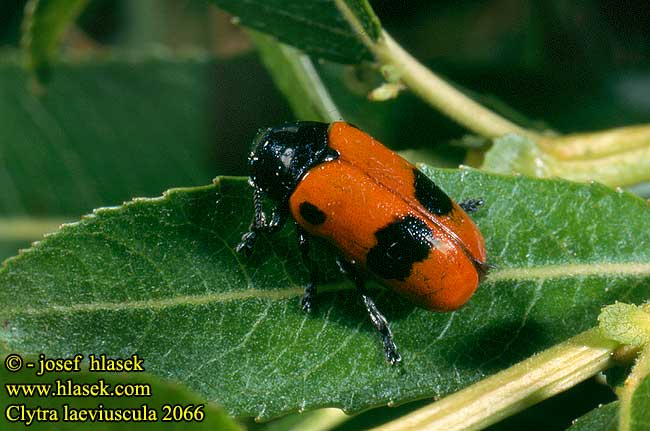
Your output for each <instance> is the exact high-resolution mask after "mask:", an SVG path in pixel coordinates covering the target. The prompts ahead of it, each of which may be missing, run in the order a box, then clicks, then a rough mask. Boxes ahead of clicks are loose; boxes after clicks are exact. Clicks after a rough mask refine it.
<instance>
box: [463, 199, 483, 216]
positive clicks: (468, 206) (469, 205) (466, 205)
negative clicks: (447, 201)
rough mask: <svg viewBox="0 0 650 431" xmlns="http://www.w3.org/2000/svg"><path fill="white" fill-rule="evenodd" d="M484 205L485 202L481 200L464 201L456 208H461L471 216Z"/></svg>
mask: <svg viewBox="0 0 650 431" xmlns="http://www.w3.org/2000/svg"><path fill="white" fill-rule="evenodd" d="M484 203H485V202H484V201H483V199H481V198H478V199H465V200H464V201H462V202H459V203H458V206H459V207H461V208H462V209H463V210H464V211H465V212H466V213H468V214H471V213H473V212H476V211H477V210H478V209H479V208H480V207H482V206H483V204H484Z"/></svg>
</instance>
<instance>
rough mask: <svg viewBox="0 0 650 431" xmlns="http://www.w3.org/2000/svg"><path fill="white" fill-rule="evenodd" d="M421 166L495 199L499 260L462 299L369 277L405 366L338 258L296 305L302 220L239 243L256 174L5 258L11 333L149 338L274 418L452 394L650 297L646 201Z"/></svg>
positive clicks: (141, 343)
mask: <svg viewBox="0 0 650 431" xmlns="http://www.w3.org/2000/svg"><path fill="white" fill-rule="evenodd" d="M423 169H424V170H425V172H426V173H427V174H428V175H430V176H431V177H432V178H433V179H434V180H435V181H436V182H437V183H439V184H440V186H441V187H442V188H444V189H445V190H446V191H447V192H448V193H449V194H450V195H451V196H452V197H454V198H456V199H458V200H462V199H466V198H471V197H481V198H483V199H484V200H485V202H486V205H485V206H484V207H483V208H481V210H480V211H479V212H478V213H477V214H476V215H475V220H476V221H477V223H478V225H479V226H480V228H481V230H482V231H483V233H484V235H485V239H486V243H487V248H488V254H489V260H490V262H491V263H492V264H494V265H495V266H496V269H494V270H493V271H492V273H491V274H490V275H489V276H488V278H487V279H486V280H485V281H484V282H483V284H482V285H481V286H480V287H479V289H478V291H477V293H476V295H475V296H474V298H473V299H472V300H471V301H470V302H469V303H468V304H467V305H466V306H465V307H464V308H462V309H461V310H459V311H457V312H454V313H440V314H437V313H431V312H427V311H425V310H422V309H419V308H416V307H414V306H413V305H411V304H409V303H408V302H406V301H403V300H401V299H400V298H399V297H398V296H396V295H395V294H393V293H391V292H389V291H387V290H373V295H374V296H375V298H376V300H377V303H378V306H379V307H380V309H382V310H383V311H384V312H385V314H386V315H387V317H388V319H389V320H390V321H391V323H392V329H393V333H394V335H395V339H396V342H397V344H398V347H399V349H400V352H401V354H402V356H403V364H402V366H401V367H399V368H392V367H390V366H388V365H387V364H386V363H385V361H384V358H383V352H382V349H381V347H380V341H379V337H378V335H377V333H376V332H375V331H374V329H373V328H372V325H371V324H370V322H369V321H368V317H367V315H366V314H365V311H364V310H363V308H362V306H361V304H360V302H359V301H358V298H357V297H356V295H355V293H354V289H353V286H352V285H351V284H350V283H348V282H345V281H342V280H341V279H340V278H339V277H338V275H335V272H334V271H332V268H333V267H332V265H331V264H327V265H326V264H324V263H323V266H322V272H323V278H325V280H323V283H322V284H321V288H320V298H319V299H320V308H319V311H318V312H317V313H315V314H314V315H313V316H306V315H305V314H304V313H303V312H302V311H301V310H300V306H299V301H300V296H301V292H302V286H303V285H304V284H305V282H306V280H307V278H308V277H307V274H306V272H305V270H304V268H303V266H302V264H301V262H300V259H299V257H298V253H297V247H296V241H295V232H294V231H293V228H292V227H291V226H287V227H286V228H285V229H284V230H283V231H282V232H281V233H280V234H278V235H277V236H275V237H273V238H263V239H262V240H261V241H260V242H259V243H258V244H257V247H256V250H255V251H254V253H253V255H252V256H251V257H250V258H249V259H244V258H242V257H241V256H238V255H237V254H236V253H235V252H234V251H233V246H234V245H235V244H236V243H237V241H238V240H239V237H240V236H241V234H242V232H244V231H245V230H246V228H247V226H248V223H249V221H250V217H251V193H250V189H249V187H248V186H247V184H246V182H245V180H244V179H243V178H221V179H219V180H218V181H216V183H215V184H214V185H210V186H205V187H199V188H191V189H176V190H172V191H170V192H168V193H166V194H165V195H164V196H163V197H161V198H156V199H136V200H134V201H133V202H131V203H128V204H126V205H124V206H122V207H116V208H107V209H100V210H97V211H96V212H95V213H94V214H93V215H92V216H90V217H87V218H85V219H83V220H81V221H80V222H79V223H77V224H73V225H68V226H66V227H64V228H63V229H62V230H61V231H60V232H59V233H57V234H54V235H51V236H49V237H47V238H46V239H45V240H44V241H42V242H41V243H40V244H38V245H37V246H36V247H35V248H34V249H32V250H31V251H28V252H25V253H23V254H22V255H20V256H18V257H16V258H14V259H11V260H9V261H8V262H7V263H6V264H5V267H4V268H3V269H2V270H0V303H2V304H4V306H3V307H2V308H0V320H1V321H3V322H5V323H4V325H2V327H0V343H4V344H6V345H7V346H9V347H10V348H12V349H15V350H17V351H21V352H27V353H41V352H45V353H47V354H48V355H56V356H67V355H71V354H74V353H77V352H83V353H85V354H89V353H97V352H104V353H107V354H111V355H117V356H128V355H131V354H133V353H135V352H137V353H138V354H140V355H141V356H142V357H144V358H145V360H146V364H147V371H148V372H151V373H154V374H156V375H158V376H162V377H165V378H172V379H176V380H179V381H181V382H183V383H184V384H186V385H187V386H188V387H190V388H191V389H193V390H196V391H198V392H199V393H201V394H203V395H204V396H206V397H207V398H208V399H210V400H215V401H216V402H217V403H218V404H220V405H222V406H224V407H225V408H226V409H227V411H228V412H229V413H231V414H233V415H236V416H248V415H257V416H260V417H261V418H271V417H276V416H279V415H281V414H283V413H286V412H291V411H296V410H300V409H311V408H316V407H323V406H333V407H341V408H343V409H345V410H346V411H348V412H355V411H359V410H362V409H366V408H368V407H372V406H378V405H382V404H386V403H393V404H394V403H402V402H406V401H409V400H413V399H418V398H425V397H438V396H442V395H445V394H448V393H450V392H452V391H456V390H458V389H459V388H462V387H464V386H466V385H467V384H469V383H472V382H475V381H477V380H478V379H481V378H483V377H485V376H487V375H490V374H492V373H494V372H496V371H498V370H501V369H503V368H505V367H508V366H509V365H511V364H513V363H515V362H517V361H519V360H521V359H523V358H525V357H528V356H529V355H531V354H533V353H534V352H537V351H539V350H542V349H544V348H547V347H549V346H551V345H553V344H555V343H557V342H559V341H561V340H564V339H566V338H568V337H569V336H572V335H575V334H577V333H578V332H581V331H583V330H586V329H587V328H589V327H592V326H594V325H595V324H596V318H597V316H598V313H599V311H600V308H601V307H602V306H603V305H605V304H609V303H613V302H614V301H615V300H621V301H626V302H632V303H633V302H640V301H643V300H646V299H648V298H650V289H648V285H649V284H650V249H648V247H646V246H645V244H648V243H650V229H648V219H649V216H650V210H649V208H648V206H647V205H646V203H645V202H644V201H643V200H641V199H639V198H637V197H634V196H632V195H630V194H627V193H617V192H615V191H612V190H610V189H608V188H606V187H604V186H601V185H598V184H592V185H585V184H576V183H571V182H567V181H563V180H537V179H530V178H525V177H506V176H500V175H494V174H485V173H480V172H478V171H473V170H461V171H457V170H455V171H451V170H435V169H429V168H426V167H424V168H423ZM315 251H318V252H319V253H316V254H320V255H321V258H324V257H327V256H328V255H330V256H331V253H330V252H327V248H326V247H318V250H315ZM321 261H322V262H324V260H322V259H321ZM375 287H376V286H375Z"/></svg>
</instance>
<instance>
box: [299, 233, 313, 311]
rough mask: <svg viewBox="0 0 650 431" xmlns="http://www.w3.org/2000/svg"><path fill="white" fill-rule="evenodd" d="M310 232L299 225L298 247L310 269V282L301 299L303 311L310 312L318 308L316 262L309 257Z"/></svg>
mask: <svg viewBox="0 0 650 431" xmlns="http://www.w3.org/2000/svg"><path fill="white" fill-rule="evenodd" d="M309 239H310V237H309V234H308V233H307V232H306V231H305V230H304V229H303V228H302V227H300V225H298V248H299V249H300V254H301V255H302V261H303V263H304V264H305V266H306V267H307V270H308V271H309V282H308V283H307V286H305V294H304V295H303V297H302V300H301V301H300V304H302V309H303V311H306V312H307V313H310V312H312V311H314V309H315V308H316V264H315V263H314V261H313V260H312V259H311V258H310V257H309Z"/></svg>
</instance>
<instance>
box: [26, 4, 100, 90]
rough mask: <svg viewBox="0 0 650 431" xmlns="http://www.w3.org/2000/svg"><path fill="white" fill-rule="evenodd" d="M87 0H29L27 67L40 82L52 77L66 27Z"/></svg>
mask: <svg viewBox="0 0 650 431" xmlns="http://www.w3.org/2000/svg"><path fill="white" fill-rule="evenodd" d="M87 3H88V0H29V3H28V4H27V6H26V7H25V11H26V12H25V18H24V21H23V37H22V45H23V49H24V50H25V53H26V56H27V67H28V68H29V69H30V70H31V71H33V72H34V73H35V74H36V78H37V79H38V80H39V81H40V82H46V81H48V80H49V78H50V73H51V70H50V63H51V62H52V61H53V60H54V59H55V58H56V55H57V52H58V49H59V41H60V39H61V37H62V36H63V32H64V31H65V29H66V28H67V27H68V26H69V25H70V23H72V22H73V21H74V20H75V19H76V18H77V17H78V16H79V14H80V13H81V12H82V11H83V10H84V8H85V7H86V4H87Z"/></svg>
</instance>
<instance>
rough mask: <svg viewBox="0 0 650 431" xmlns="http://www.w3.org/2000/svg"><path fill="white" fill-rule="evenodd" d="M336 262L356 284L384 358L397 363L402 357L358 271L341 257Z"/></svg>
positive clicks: (386, 322) (392, 363)
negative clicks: (379, 340)
mask: <svg viewBox="0 0 650 431" xmlns="http://www.w3.org/2000/svg"><path fill="white" fill-rule="evenodd" d="M336 263H337V264H338V266H339V268H340V269H341V272H342V273H343V274H345V275H346V276H348V277H349V278H350V280H352V281H353V282H354V284H355V285H356V286H357V292H359V294H360V295H361V299H362V300H363V304H364V305H365V306H366V310H367V311H368V315H369V316H370V320H371V321H372V324H373V325H374V326H375V328H377V331H379V334H381V339H382V341H383V343H384V355H385V356H386V360H387V361H388V362H389V363H390V364H391V365H397V364H398V363H399V362H400V361H401V360H402V357H401V356H400V355H399V353H398V352H397V346H396V345H395V342H394V341H393V333H392V332H391V331H390V328H389V327H388V321H387V320H386V318H385V317H384V315H383V314H381V311H379V309H378V308H377V305H375V301H373V300H372V298H371V297H370V296H368V293H367V292H366V288H365V286H364V283H363V279H362V278H361V275H360V274H359V271H357V269H356V268H355V267H354V266H353V265H352V264H350V263H349V262H347V261H345V260H343V259H341V258H338V259H337V260H336Z"/></svg>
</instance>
